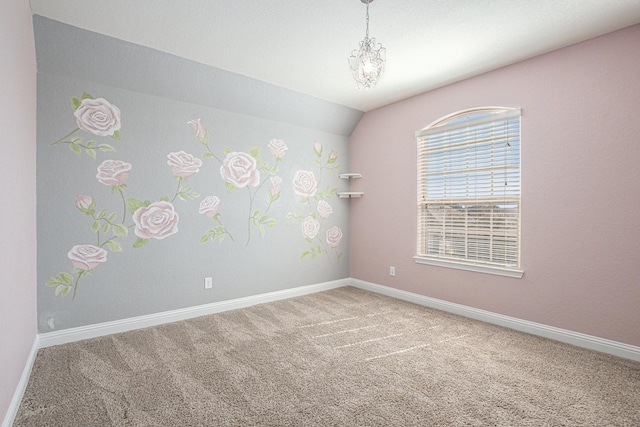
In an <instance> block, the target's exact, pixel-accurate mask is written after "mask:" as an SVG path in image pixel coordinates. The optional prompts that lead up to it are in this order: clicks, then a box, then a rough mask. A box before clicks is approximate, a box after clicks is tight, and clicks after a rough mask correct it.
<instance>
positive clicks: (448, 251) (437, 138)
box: [414, 107, 523, 277]
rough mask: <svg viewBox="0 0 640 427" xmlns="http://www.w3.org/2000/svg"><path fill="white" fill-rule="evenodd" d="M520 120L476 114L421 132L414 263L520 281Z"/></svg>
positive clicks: (494, 112) (513, 115)
mask: <svg viewBox="0 0 640 427" xmlns="http://www.w3.org/2000/svg"><path fill="white" fill-rule="evenodd" d="M520 115H521V113H520V109H512V108H503V107H483V108H475V109H471V110H465V111H462V112H458V113H454V114H450V115H448V116H446V117H443V118H441V119H439V120H437V121H436V122H434V123H432V124H431V125H429V126H427V127H426V128H424V129H422V130H420V131H418V132H416V138H417V142H418V233H417V234H418V244H417V254H416V256H415V258H414V259H415V261H416V262H418V263H423V264H432V265H440V266H447V267H453V268H462V269H466V270H472V271H481V272H486V273H495V274H500V275H505V276H511V277H522V274H523V273H522V271H520Z"/></svg>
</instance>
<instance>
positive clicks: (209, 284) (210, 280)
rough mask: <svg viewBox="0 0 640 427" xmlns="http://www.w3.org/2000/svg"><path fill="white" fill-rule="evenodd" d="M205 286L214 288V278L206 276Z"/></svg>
mask: <svg viewBox="0 0 640 427" xmlns="http://www.w3.org/2000/svg"><path fill="white" fill-rule="evenodd" d="M204 288H205V289H211V288H213V278H211V277H205V278H204Z"/></svg>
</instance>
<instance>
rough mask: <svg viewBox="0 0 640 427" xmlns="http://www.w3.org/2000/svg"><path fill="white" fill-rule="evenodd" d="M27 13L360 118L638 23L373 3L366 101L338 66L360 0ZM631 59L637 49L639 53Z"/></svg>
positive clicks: (51, 4) (466, 6)
mask: <svg viewBox="0 0 640 427" xmlns="http://www.w3.org/2000/svg"><path fill="white" fill-rule="evenodd" d="M30 1H31V7H32V10H33V13H34V14H37V15H41V16H44V17H47V18H51V19H54V20H56V21H60V22H63V23H66V24H70V25H73V26H76V27H79V28H83V29H86V30H90V31H95V32H97V33H101V34H105V35H108V36H112V37H116V38H118V39H122V40H125V41H128V42H132V43H136V44H139V45H143V46H147V47H151V48H154V49H157V50H160V51H164V52H168V53H172V54H174V55H177V56H180V57H183V58H187V59H190V60H193V61H197V62H200V63H203V64H208V65H211V66H213V67H217V68H221V69H223V70H227V71H231V72H234V73H238V74H242V75H245V76H248V77H252V78H255V79H258V80H262V81H265V82H268V83H271V84H274V85H276V86H281V87H285V88H287V89H291V90H294V91H297V92H300V93H304V94H307V95H311V96H314V97H317V98H321V99H324V100H327V101H331V102H335V103H337V104H341V105H345V106H348V107H351V108H355V109H358V110H361V111H369V110H371V109H374V108H377V107H380V106H383V105H386V104H389V103H392V102H394V101H398V100H400V99H404V98H407V97H410V96H412V95H416V94H419V93H422V92H425V91H427V90H430V89H434V88H437V87H440V86H444V85H446V84H448V83H452V82H454V81H458V80H462V79H464V78H467V77H470V76H473V75H478V74H481V73H483V72H486V71H489V70H492V69H496V68H499V67H502V66H505V65H508V64H512V63H514V62H518V61H521V60H523V59H526V58H530V57H533V56H536V55H539V54H542V53H545V52H549V51H551V50H555V49H558V48H561V47H564V46H567V45H570V44H573V43H576V42H580V41H583V40H586V39H589V38H593V37H596V36H598V35H602V34H605V33H608V32H611V31H615V30H617V29H620V28H624V27H627V26H630V25H633V24H636V23H640V0H375V1H374V2H373V3H371V5H370V9H369V12H370V26H369V29H370V36H371V37H375V38H376V40H377V41H379V42H381V43H382V44H383V45H384V46H385V48H386V49H387V66H386V70H385V74H384V75H383V77H382V79H381V80H380V82H379V83H378V86H377V87H376V88H375V89H374V90H372V91H361V90H358V89H356V87H355V83H354V82H353V80H352V77H351V74H350V72H349V69H348V66H347V57H348V56H349V54H350V53H351V51H352V50H353V49H355V48H356V47H357V46H358V44H359V42H360V40H362V39H363V38H364V33H365V9H366V6H365V4H363V3H362V2H361V0H316V1H311V0H133V1H132V0H108V1H105V0H55V1H52V0H30ZM639 48H640V46H639Z"/></svg>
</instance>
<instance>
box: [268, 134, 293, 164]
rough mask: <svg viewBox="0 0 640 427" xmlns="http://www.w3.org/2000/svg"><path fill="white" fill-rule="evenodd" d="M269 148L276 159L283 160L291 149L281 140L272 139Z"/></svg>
mask: <svg viewBox="0 0 640 427" xmlns="http://www.w3.org/2000/svg"><path fill="white" fill-rule="evenodd" d="M267 147H269V151H270V152H271V154H273V156H274V157H275V158H276V159H281V158H283V157H284V155H285V154H286V153H287V150H288V149H289V147H287V144H285V143H284V141H283V140H281V139H272V140H271V141H269V144H267Z"/></svg>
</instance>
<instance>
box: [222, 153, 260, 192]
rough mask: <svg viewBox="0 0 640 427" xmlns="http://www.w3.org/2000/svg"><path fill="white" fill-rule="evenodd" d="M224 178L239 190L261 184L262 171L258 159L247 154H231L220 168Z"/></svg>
mask: <svg viewBox="0 0 640 427" xmlns="http://www.w3.org/2000/svg"><path fill="white" fill-rule="evenodd" d="M220 175H222V178H223V179H224V180H225V181H226V182H228V183H231V184H233V185H235V186H236V187H238V188H243V187H246V186H250V187H256V186H257V185H258V184H260V171H259V170H258V164H257V162H256V159H254V158H253V157H251V156H250V155H249V154H247V153H237V152H235V151H234V152H231V153H229V154H227V157H225V159H224V161H223V162H222V166H220Z"/></svg>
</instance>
